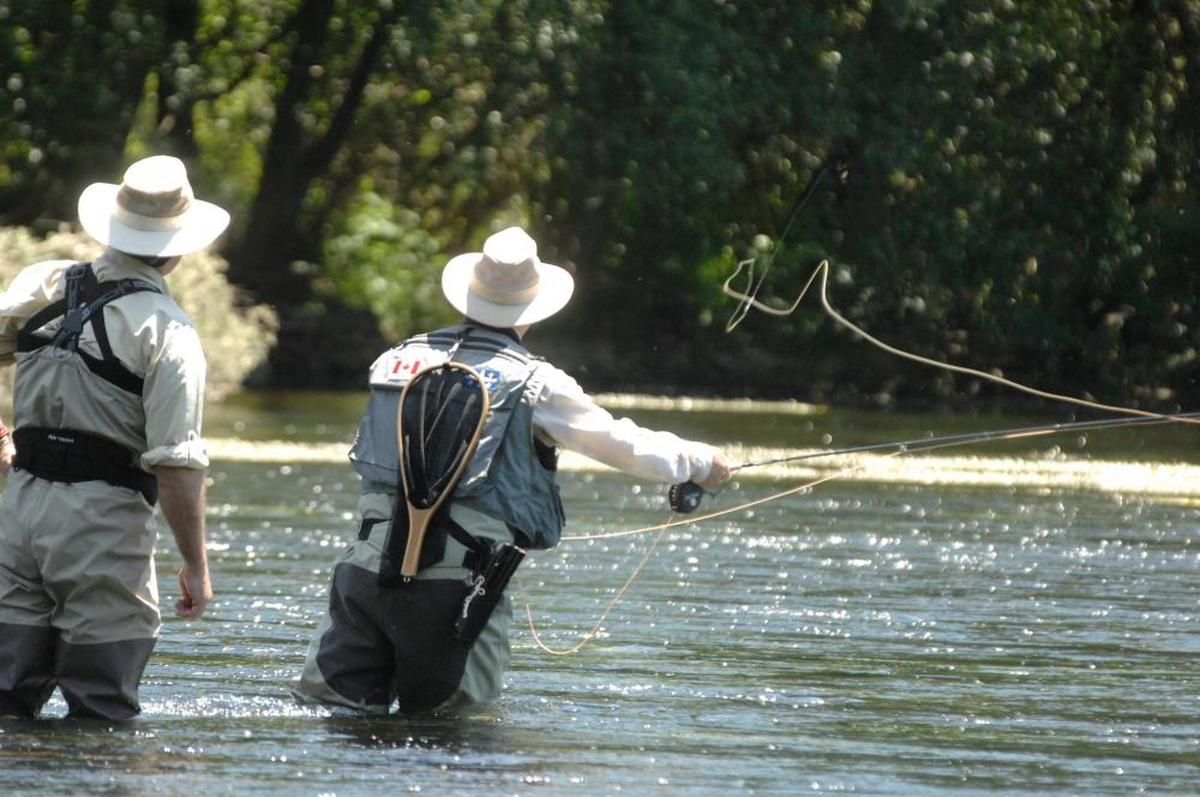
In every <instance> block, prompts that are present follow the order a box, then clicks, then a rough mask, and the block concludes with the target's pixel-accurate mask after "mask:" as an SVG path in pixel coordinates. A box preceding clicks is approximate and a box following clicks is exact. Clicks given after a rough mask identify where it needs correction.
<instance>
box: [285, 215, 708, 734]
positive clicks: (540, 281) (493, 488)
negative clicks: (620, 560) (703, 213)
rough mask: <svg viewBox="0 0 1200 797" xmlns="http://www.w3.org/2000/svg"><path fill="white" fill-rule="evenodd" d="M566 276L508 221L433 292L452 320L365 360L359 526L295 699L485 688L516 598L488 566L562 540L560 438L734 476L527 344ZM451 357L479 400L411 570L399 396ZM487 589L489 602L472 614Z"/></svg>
mask: <svg viewBox="0 0 1200 797" xmlns="http://www.w3.org/2000/svg"><path fill="white" fill-rule="evenodd" d="M573 290H574V280H573V278H572V277H571V275H570V274H569V273H568V272H567V271H566V270H565V269H562V268H560V267H558V266H555V265H551V264H549V263H542V262H541V261H540V260H539V259H538V257H537V244H536V243H535V242H534V241H533V239H532V238H530V237H529V235H527V234H526V233H525V231H524V230H521V229H520V228H517V227H510V228H508V229H506V230H503V231H501V232H498V233H496V234H495V235H492V236H491V237H489V238H488V239H487V240H486V241H485V242H484V245H483V251H482V252H472V253H469V254H464V255H460V256H458V257H455V258H453V259H452V260H451V261H450V262H449V263H448V264H447V265H446V267H445V269H444V271H443V273H442V291H443V293H444V294H445V296H446V299H447V300H448V301H449V302H450V304H451V305H452V306H453V307H454V308H455V309H456V310H458V311H459V312H461V313H462V314H463V316H464V320H463V322H462V323H460V324H458V325H456V326H453V327H449V328H446V329H441V330H437V331H435V332H431V333H429V334H425V335H417V336H415V337H413V338H410V339H408V340H406V341H404V342H403V343H401V344H400V345H398V346H396V347H395V348H393V349H391V350H389V351H387V352H384V354H383V355H381V356H380V357H379V358H378V359H377V360H376V361H375V363H374V365H373V366H372V368H371V375H370V387H371V398H370V400H369V404H368V406H367V411H366V414H365V415H364V416H363V419H362V422H361V424H360V425H359V429H358V434H357V436H356V438H355V441H354V445H353V448H352V449H351V451H350V459H351V461H352V462H353V465H354V468H355V470H357V471H358V473H359V475H360V476H361V477H362V490H363V492H362V496H361V498H360V501H359V509H360V514H361V525H360V529H359V534H358V541H357V542H355V543H354V544H352V545H351V546H350V548H349V550H347V551H346V553H345V554H344V555H343V556H342V558H341V559H340V560H339V562H338V564H337V565H336V567H335V568H334V571H333V579H332V584H331V585H330V594H329V607H328V612H327V614H326V616H325V618H324V619H323V620H322V622H321V624H320V627H319V628H318V629H317V632H316V634H315V635H314V637H313V640H312V643H311V645H310V646H309V650H308V655H307V658H306V661H305V664H304V671H303V673H302V674H301V677H300V681H299V683H298V684H297V687H296V694H297V697H298V698H300V699H301V700H303V701H305V702H317V703H325V704H329V705H333V706H339V707H347V708H350V709H354V710H358V711H364V712H370V713H380V714H386V713H387V712H388V711H390V709H391V706H392V704H393V703H398V705H399V709H400V710H401V711H406V712H411V711H423V710H429V709H435V708H442V707H453V706H459V705H465V704H470V703H479V702H486V701H489V700H492V699H494V698H495V697H496V696H497V695H498V694H499V692H500V685H501V677H502V675H503V673H504V670H505V668H506V666H507V664H508V660H509V656H510V649H509V641H508V633H509V627H510V625H511V623H512V607H511V604H510V603H509V601H508V598H507V596H504V597H503V598H501V599H499V600H497V599H498V597H499V596H498V594H497V593H498V592H500V591H501V590H502V589H503V586H504V581H505V580H506V576H505V577H503V578H499V580H497V581H496V582H494V583H493V582H492V581H490V580H489V579H490V578H491V574H493V573H496V572H498V571H504V572H505V573H506V574H507V575H511V571H512V569H513V568H515V566H516V562H517V561H519V558H520V556H521V555H522V554H523V549H528V548H533V549H539V548H540V549H545V548H551V547H553V546H554V545H555V544H557V543H558V540H559V538H560V536H561V534H562V527H563V522H564V515H563V508H562V503H561V500H560V498H559V492H558V487H557V485H556V484H555V482H554V476H555V473H554V471H555V465H556V462H557V448H559V447H561V448H569V449H572V450H574V451H578V452H580V453H582V454H584V455H586V456H588V457H591V458H592V459H595V460H598V461H600V462H603V463H605V464H607V465H610V466H612V467H614V468H617V469H619V470H622V471H625V472H626V473H629V474H631V475H634V476H637V477H639V478H644V479H649V480H656V481H662V482H668V483H679V482H685V481H688V480H693V481H696V482H697V483H699V484H700V485H701V486H704V487H711V486H714V485H716V484H718V483H719V482H721V481H723V480H725V479H726V478H728V477H729V468H728V466H727V464H726V462H725V459H724V457H723V456H722V455H721V453H720V452H719V451H718V450H717V449H715V448H713V447H712V446H708V445H705V444H703V443H697V442H691V441H687V440H682V439H680V438H678V437H676V436H675V435H673V434H670V433H668V432H658V431H651V430H649V429H644V428H642V427H639V426H637V425H636V424H634V423H633V422H632V421H630V420H628V419H622V420H616V419H614V418H613V417H612V415H610V414H609V413H608V412H607V411H606V410H604V409H602V408H601V407H599V406H598V405H597V404H596V403H595V401H593V400H592V399H591V398H590V397H589V396H588V395H587V394H586V393H584V391H583V390H582V389H581V388H580V387H579V385H578V384H577V383H576V382H575V380H574V379H572V378H571V377H569V376H568V375H567V374H565V373H563V372H562V371H560V370H559V369H557V368H555V367H554V366H553V365H551V364H550V363H548V362H546V361H545V360H541V359H539V358H536V357H534V356H533V355H531V354H530V353H529V351H528V350H527V349H526V348H525V347H524V345H523V344H522V339H523V337H524V335H525V332H526V331H527V330H528V329H529V326H530V325H531V324H533V323H535V322H537V321H541V320H543V319H545V318H548V317H549V316H551V315H553V314H554V313H556V312H558V311H559V310H560V309H562V308H563V307H564V306H565V305H566V304H567V302H568V300H569V299H570V298H571V294H572V292H573ZM450 360H453V361H454V362H455V363H461V364H463V365H466V366H469V367H470V368H472V369H474V371H475V372H476V373H477V374H478V375H479V376H480V378H481V379H482V381H483V382H484V383H485V385H486V390H487V394H488V399H489V404H490V410H489V411H488V412H487V413H486V415H484V416H483V419H482V424H483V425H482V429H481V431H480V432H479V443H478V447H477V448H475V449H474V454H473V455H472V456H471V458H470V460H469V462H468V463H467V464H466V465H465V469H464V470H463V471H462V475H461V477H459V478H458V481H457V483H456V486H453V487H452V488H451V489H452V492H451V493H450V495H449V500H447V501H446V502H445V503H443V504H441V506H440V508H438V510H437V512H436V513H435V514H434V516H433V517H434V519H433V522H432V524H431V526H430V529H429V532H428V534H427V536H426V537H425V541H424V543H423V544H422V545H421V548H420V553H421V563H420V565H419V569H418V570H417V572H416V574H415V577H412V578H407V577H405V576H403V575H402V573H403V571H401V574H399V575H398V574H397V573H396V572H395V566H394V560H393V558H392V553H393V552H394V551H396V549H397V547H396V539H397V538H400V539H402V540H403V539H404V538H405V537H406V535H407V533H408V528H407V526H408V523H407V517H406V500H405V496H404V495H403V490H402V489H400V488H398V482H399V473H400V469H401V465H400V456H401V452H400V451H399V445H398V443H397V426H398V423H397V410H398V407H399V406H400V396H401V391H402V390H403V389H404V388H405V386H406V385H410V383H413V382H414V379H413V377H414V376H415V375H417V374H419V373H422V372H424V371H426V370H428V369H430V368H431V367H433V366H438V365H441V364H443V363H446V362H447V361H450ZM449 392H450V393H452V392H453V391H449ZM440 411H441V410H440V408H439V409H437V412H440ZM447 411H449V410H447ZM406 412H407V410H406ZM469 432H470V430H468V435H467V436H468V437H469ZM432 436H433V435H432V432H431V433H430V437H432ZM440 453H442V452H431V456H430V457H429V459H433V458H435V457H436V456H437V455H438V454H440ZM514 546H519V547H514ZM514 551H516V552H518V553H516V554H515V555H513V552H514ZM497 563H506V564H501V565H499V566H497ZM490 604H494V608H492V609H490V615H489V614H488V613H487V612H486V611H485V612H484V613H482V614H476V610H477V609H478V607H479V606H480V605H490ZM464 621H466V622H465V623H464ZM464 625H465V626H466V628H465V629H464Z"/></svg>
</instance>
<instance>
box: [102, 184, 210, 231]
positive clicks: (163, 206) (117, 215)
mask: <svg viewBox="0 0 1200 797" xmlns="http://www.w3.org/2000/svg"><path fill="white" fill-rule="evenodd" d="M191 206H192V198H191V197H190V196H188V195H187V194H185V193H183V192H182V191H181V192H179V193H177V194H175V195H174V196H163V195H161V194H160V195H151V194H145V193H141V192H138V191H131V190H129V189H128V188H126V187H122V188H121V189H120V190H119V191H118V192H117V203H116V207H115V208H114V209H113V214H112V216H113V219H114V220H115V221H117V222H119V223H121V224H123V225H125V226H126V227H130V228H132V229H135V230H142V231H144V232H173V231H175V230H179V229H182V228H183V226H184V223H185V222H186V221H187V218H186V217H187V212H188V210H190V209H191ZM143 208H144V209H145V211H146V212H138V211H139V210H142V209H143Z"/></svg>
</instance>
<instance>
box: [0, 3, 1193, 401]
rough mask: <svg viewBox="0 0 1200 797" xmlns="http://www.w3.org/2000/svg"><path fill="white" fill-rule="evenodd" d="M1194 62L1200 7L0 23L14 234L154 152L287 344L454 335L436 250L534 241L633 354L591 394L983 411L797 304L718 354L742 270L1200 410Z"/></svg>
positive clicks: (1135, 396) (14, 9)
mask: <svg viewBox="0 0 1200 797" xmlns="http://www.w3.org/2000/svg"><path fill="white" fill-rule="evenodd" d="M190 5H194V6H195V7H196V8H198V10H199V15H198V16H197V17H196V18H195V19H194V20H192V21H191V22H190V23H189V19H190V18H189V17H188V16H187V15H186V14H181V13H179V12H181V11H186V10H187V8H188V7H189V6H190ZM102 6H104V7H106V8H107V11H105V12H104V13H100V11H99V9H101V7H102ZM63 31H70V33H63ZM92 52H98V53H102V54H103V57H104V60H105V63H109V64H116V65H117V66H118V67H119V68H117V69H116V70H115V71H112V72H109V71H106V70H82V69H81V67H80V65H81V64H82V63H83V61H82V60H81V59H82V58H84V55H85V54H87V53H92ZM1197 52H1200V2H1198V1H1197V0H1095V2H1090V3H1086V4H1081V3H1077V2H1072V0H1047V1H1046V2H1039V3H1021V2H1014V0H961V2H948V0H887V2H883V1H882V0H822V2H818V3H805V4H798V3H792V2H784V1H783V0H753V1H751V0H699V1H697V0H690V1H689V0H633V1H632V2H622V3H614V2H611V0H471V2H455V3H424V4H417V3H414V4H400V3H395V2H393V1H392V0H379V2H370V3H362V2H352V0H252V1H250V2H239V3H235V4H229V3H218V2H213V1H212V0H200V2H198V4H189V3H188V2H184V1H183V0H177V1H174V2H171V3H168V4H166V5H162V4H149V3H145V2H133V0H110V2H108V3H106V4H79V3H76V4H37V3H25V4H19V3H14V2H12V0H0V53H4V54H5V55H4V56H3V58H4V59H6V60H4V61H0V72H2V74H0V216H8V217H14V216H24V217H27V218H29V219H33V218H37V217H38V216H41V217H44V218H51V219H54V218H69V217H70V203H69V202H67V201H65V200H64V199H63V197H71V196H72V195H73V191H76V190H77V187H78V185H80V184H82V182H84V179H83V178H84V177H87V176H91V174H90V173H87V174H85V172H88V170H89V169H90V170H92V171H104V172H106V173H105V174H103V175H102V176H103V177H105V178H108V179H111V178H112V176H113V174H114V173H118V172H119V169H118V168H117V163H116V162H115V161H119V160H120V159H121V158H120V156H121V153H124V155H125V157H126V158H128V157H130V156H134V155H138V154H141V153H144V152H147V151H150V150H158V149H164V148H166V149H171V150H172V151H178V152H180V153H182V154H184V155H185V156H186V157H187V158H189V165H190V166H192V168H193V170H194V172H195V174H196V183H197V186H198V193H201V194H202V195H204V196H206V197H213V198H215V199H217V200H218V201H220V202H222V203H223V204H225V205H227V206H228V207H230V208H231V209H232V210H233V211H234V217H235V223H234V229H233V235H232V236H231V246H230V248H229V254H230V257H231V259H232V265H233V273H234V274H235V276H236V277H237V279H238V280H240V281H241V282H242V283H243V284H246V285H249V286H252V287H253V288H254V289H255V290H257V291H259V293H260V296H265V297H269V298H270V299H271V300H272V301H276V302H279V303H280V304H281V306H282V309H283V310H284V311H285V315H286V310H287V307H288V306H308V305H311V302H312V300H313V297H316V299H317V300H319V301H326V300H327V299H328V298H329V297H331V296H336V297H338V299H339V300H342V301H349V302H352V303H354V304H357V305H359V306H365V307H369V308H370V309H371V310H372V311H373V312H374V313H375V314H377V315H378V316H379V318H380V320H381V322H382V324H383V326H384V327H385V328H386V330H387V331H388V333H389V335H391V336H396V335H401V334H405V333H407V332H409V331H412V329H414V328H418V327H422V326H428V325H432V324H435V323H440V322H441V321H442V320H444V319H445V317H446V316H447V314H448V312H449V311H448V309H447V308H446V307H445V305H444V302H442V300H441V298H440V296H439V291H438V288H437V275H438V272H439V270H440V267H441V264H442V263H443V262H444V261H445V259H446V257H447V255H449V254H454V253H456V252H458V251H462V250H463V249H465V248H467V247H473V246H475V245H477V244H478V243H479V241H480V239H481V238H482V237H483V236H484V235H486V233H487V232H488V231H489V230H492V229H495V228H497V227H499V226H502V225H504V224H509V223H522V224H526V225H527V226H529V227H530V228H531V229H532V230H533V231H534V233H535V235H536V236H537V237H538V240H539V241H540V242H541V245H542V250H543V254H544V256H545V257H546V258H547V259H549V260H553V261H555V262H566V263H574V264H576V265H578V266H579V286H580V296H581V300H580V301H576V302H575V303H574V305H573V307H572V309H571V311H570V312H569V314H568V315H567V316H566V317H565V318H564V319H562V321H561V323H562V324H563V326H562V327H561V329H563V330H564V332H565V333H566V334H567V335H570V336H574V337H575V338H576V339H577V340H579V341H587V343H588V345H589V346H592V347H595V346H600V345H603V346H605V347H608V348H610V349H612V350H614V351H620V356H619V357H617V356H614V357H611V358H609V359H610V360H611V361H612V362H614V363H618V362H619V363H620V365H619V373H618V371H617V370H614V371H613V372H611V373H604V372H602V369H596V370H593V371H592V373H593V375H595V376H598V377H599V378H601V379H603V378H613V379H615V378H618V376H619V377H620V378H622V379H626V378H629V374H631V373H632V374H635V375H636V374H638V373H639V369H640V373H641V375H642V376H643V377H645V378H647V379H661V380H664V381H667V382H670V383H672V384H675V385H682V384H684V380H692V384H693V385H694V386H695V387H700V388H704V387H711V388H713V389H721V390H745V391H748V392H749V391H755V390H759V389H764V390H771V391H776V392H788V393H791V394H792V395H805V396H810V395H813V394H814V393H816V394H821V395H823V396H834V397H839V396H840V397H846V398H849V399H858V398H861V397H863V396H875V397H877V398H878V399H879V400H881V401H903V400H907V399H914V400H928V398H929V397H930V396H931V395H932V396H933V397H935V398H938V397H940V398H945V399H953V398H954V397H956V396H963V395H966V396H973V395H976V394H977V392H982V393H987V392H988V387H987V386H986V385H977V384H973V383H970V382H965V381H963V380H960V379H957V378H947V377H946V376H945V375H943V374H938V373H936V372H933V371H924V370H919V369H917V368H915V367H911V366H906V365H903V364H898V363H896V362H894V361H891V360H886V359H885V358H883V357H882V356H880V357H879V358H878V359H876V356H875V355H874V354H873V353H871V352H865V351H863V349H862V348H861V347H860V346H858V345H857V344H855V343H854V342H853V341H852V340H851V339H850V338H848V337H847V336H845V335H843V334H841V333H840V332H837V331H835V330H834V329H833V328H832V327H831V325H830V324H829V323H827V322H825V321H823V319H822V318H821V316H819V315H818V314H817V313H815V312H814V311H813V309H812V308H811V307H806V308H805V309H804V310H803V311H801V312H798V313H797V314H795V315H793V316H791V317H789V318H787V319H778V318H774V317H772V318H766V317H761V318H760V317H755V316H752V317H749V318H747V319H746V321H745V323H744V324H743V325H742V326H741V327H740V328H739V330H738V332H737V333H736V334H734V335H732V336H726V335H724V334H723V332H722V328H723V323H722V322H723V320H724V319H725V318H727V317H728V314H729V313H730V312H731V311H732V303H731V301H730V300H729V299H728V298H727V297H725V296H724V295H723V294H722V293H721V291H720V284H721V283H722V282H723V281H724V279H725V278H726V277H727V276H728V274H729V273H730V272H731V270H732V268H733V267H734V265H735V264H736V263H737V262H738V261H740V260H742V259H744V258H757V259H758V264H759V267H760V268H761V266H762V265H763V264H765V263H766V262H767V261H768V260H769V262H770V263H771V271H770V273H769V275H768V278H767V280H766V282H765V284H764V294H763V295H764V296H772V297H774V299H775V300H776V301H779V302H786V301H789V300H790V299H791V298H792V295H794V292H795V291H796V290H798V289H799V287H800V286H801V285H802V284H803V282H804V281H805V280H806V279H807V278H808V275H809V274H810V273H811V270H812V268H813V267H814V266H815V264H816V263H817V262H818V261H819V260H820V259H822V258H826V257H828V258H830V259H831V261H832V262H833V264H834V273H835V275H836V277H837V279H836V280H835V282H834V284H833V285H832V290H833V297H832V298H833V301H834V302H835V304H837V305H838V307H839V308H841V309H842V310H843V311H844V312H846V314H847V315H849V316H850V317H851V318H852V319H854V320H855V321H857V322H859V323H861V324H863V325H864V326H866V327H868V328H869V329H870V330H871V331H872V332H874V333H875V334H878V335H880V336H882V337H884V338H886V339H888V340H890V341H892V342H894V343H896V344H898V345H901V346H904V347H906V348H912V349H915V350H917V351H919V352H921V353H923V354H926V355H929V356H932V357H936V358H939V359H943V360H948V361H952V362H956V363H961V364H964V365H969V366H973V367H976V368H984V369H993V368H994V369H998V370H1000V371H1002V372H1004V373H1005V374H1006V375H1008V376H1010V377H1013V378H1016V379H1019V380H1022V381H1026V382H1031V383H1035V384H1037V385H1038V386H1040V387H1045V388H1049V389H1056V390H1062V391H1068V392H1072V393H1076V394H1079V393H1084V392H1092V393H1094V394H1096V395H1097V396H1099V397H1103V398H1106V399H1108V400H1113V401H1116V400H1125V401H1136V402H1143V403H1147V404H1155V405H1156V406H1160V405H1163V406H1169V405H1170V404H1171V403H1173V402H1185V403H1186V402H1193V403H1194V402H1195V401H1196V400H1197V399H1200V385H1198V384H1197V382H1196V378H1195V376H1194V373H1195V361H1196V359H1197V351H1198V350H1200V298H1198V297H1200V290H1198V288H1200V284H1198V282H1200V277H1197V273H1198V272H1197V268H1196V263H1195V255H1194V254H1193V253H1194V252H1196V251H1197V247H1196V244H1197V233H1196V232H1195V224H1194V219H1195V218H1196V212H1197V210H1200V208H1198V207H1197V206H1198V205H1200V198H1198V196H1197V193H1196V191H1195V188H1194V185H1195V180H1196V177H1197V175H1196V169H1197V166H1198V164H1200V160H1198V157H1200V150H1198V148H1197V136H1200V102H1198V101H1197V100H1198V99H1200V98H1197V96H1196V91H1197V87H1200V59H1198V58H1197V57H1196V53H1197ZM113 103H115V105H114V104H113ZM104 108H116V109H117V110H116V112H115V113H114V112H113V111H111V110H103V109H104ZM135 110H136V113H135ZM67 112H69V113H70V114H71V115H72V117H73V118H77V119H78V121H79V123H80V124H79V125H76V126H74V127H70V130H71V131H74V132H71V133H70V134H68V132H65V131H67V130H68V126H67V125H65V124H64V114H65V113H67ZM105 126H107V127H109V128H112V129H111V131H108V132H107V133H104V134H101V133H100V132H98V131H102V130H105V129H106V127H105ZM114 142H115V143H114ZM114 147H115V148H114ZM84 165H87V168H86V169H85V168H84ZM814 186H815V192H814V193H813V195H812V198H811V201H810V202H809V203H808V204H807V205H806V206H805V208H804V209H803V211H801V212H799V213H798V214H797V212H796V211H797V207H798V204H799V203H800V201H801V198H802V197H804V196H806V194H807V192H808V191H809V190H810V188H814ZM53 197H57V199H54V200H53V201H51V199H52V198H53ZM39 207H40V211H38V210H36V209H37V208H39ZM31 209H34V210H31ZM760 273H761V271H760ZM614 307H620V308H621V309H622V312H621V313H613V312H611V310H612V308H614ZM285 320H286V318H285ZM285 328H286V323H285ZM648 341H650V342H651V343H650V345H647V342H648ZM668 341H669V342H670V345H669V348H671V349H672V351H673V353H675V354H676V358H675V360H672V362H675V363H677V364H678V367H677V368H676V367H675V366H669V367H668V366H664V364H663V359H662V356H663V354H664V352H665V350H666V349H667V348H668V344H667V342H668ZM301 349H303V347H301ZM750 349H753V350H754V351H755V352H756V356H755V357H753V358H749V357H746V356H743V355H744V353H745V352H746V351H747V350H750ZM678 350H682V351H683V354H679V353H678ZM710 354H711V355H712V356H713V357H714V358H715V359H716V360H718V361H719V362H720V363H721V364H722V365H721V367H722V368H728V369H729V370H728V371H721V370H719V369H715V368H709V369H700V370H698V369H696V368H695V367H694V365H693V363H694V362H695V361H697V360H699V359H703V358H705V357H708V356H709V355H710ZM764 358H766V359H770V358H773V359H770V362H771V363H772V366H771V367H770V368H764V367H763V362H764V361H765V360H764ZM739 369H741V370H739ZM777 374H793V375H795V374H803V375H804V376H803V377H799V376H792V377H786V376H777ZM703 379H708V380H709V381H708V383H707V384H706V383H704V382H702V381H698V380H703ZM788 379H790V381H787V380H788ZM772 380H776V381H772Z"/></svg>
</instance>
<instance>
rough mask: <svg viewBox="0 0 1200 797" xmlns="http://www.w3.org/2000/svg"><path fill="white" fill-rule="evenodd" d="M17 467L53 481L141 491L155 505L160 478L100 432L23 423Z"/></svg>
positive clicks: (15, 436) (15, 437) (17, 433)
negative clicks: (93, 482) (136, 464)
mask: <svg viewBox="0 0 1200 797" xmlns="http://www.w3.org/2000/svg"><path fill="white" fill-rule="evenodd" d="M13 444H14V445H15V446H16V447H17V454H16V456H15V457H14V458H13V467H15V468H17V469H18V470H24V471H28V472H29V473H31V474H33V475H34V476H36V477H38V478H39V479H45V480H47V481H52V482H68V483H73V482H87V481H102V482H108V483H109V484H112V485H116V486H117V487H128V488H129V489H131V490H137V491H138V492H139V493H141V494H142V495H143V496H144V497H145V499H146V502H147V503H149V504H151V505H153V504H154V502H155V501H157V500H158V481H157V480H156V479H155V478H154V476H153V475H151V474H149V473H147V472H146V471H144V470H142V469H141V468H139V467H137V466H135V465H134V464H133V462H134V458H135V456H136V455H135V454H134V452H133V451H131V450H130V449H128V448H126V447H125V446H123V445H121V444H119V443H114V442H113V441H112V440H108V439H106V438H103V437H100V436H99V435H94V434H88V433H87V432H80V431H76V430H74V429H46V428H43V427H40V426H23V427H21V428H20V429H17V430H15V431H14V432H13Z"/></svg>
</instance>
